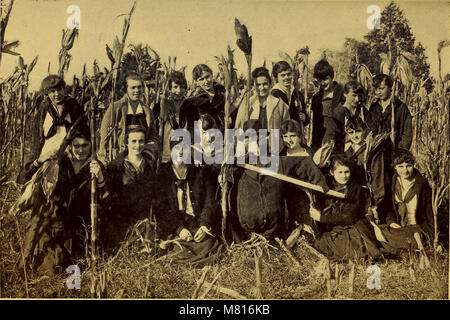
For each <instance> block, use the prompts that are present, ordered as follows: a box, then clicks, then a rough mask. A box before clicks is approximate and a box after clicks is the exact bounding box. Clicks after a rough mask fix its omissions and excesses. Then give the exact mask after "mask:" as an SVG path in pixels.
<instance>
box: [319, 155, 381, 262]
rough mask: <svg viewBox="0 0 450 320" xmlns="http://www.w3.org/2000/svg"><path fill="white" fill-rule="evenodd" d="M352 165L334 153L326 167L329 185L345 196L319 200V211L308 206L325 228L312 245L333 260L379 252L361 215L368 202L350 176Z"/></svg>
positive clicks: (375, 241) (366, 222)
mask: <svg viewBox="0 0 450 320" xmlns="http://www.w3.org/2000/svg"><path fill="white" fill-rule="evenodd" d="M352 167H353V164H352V162H350V161H349V160H348V159H347V158H346V157H344V156H341V155H336V156H334V157H333V158H332V160H331V168H330V174H331V176H332V177H333V180H332V181H331V183H329V187H330V189H333V190H336V191H339V192H343V193H344V194H345V199H339V198H334V197H333V198H331V197H329V198H326V199H325V200H324V201H323V204H324V205H323V206H322V207H323V209H322V210H319V209H316V208H314V207H311V209H310V215H311V218H312V219H313V220H315V221H317V222H318V223H319V226H320V229H322V230H323V231H325V232H323V234H322V235H320V237H319V238H318V239H316V241H315V243H314V246H315V247H316V248H317V249H318V250H319V251H321V252H323V253H324V254H325V255H327V256H328V257H329V258H332V259H336V260H347V259H355V258H366V257H369V256H370V257H373V258H376V257H378V256H379V255H380V253H381V252H380V250H379V249H378V243H377V240H376V238H375V235H374V233H373V232H372V230H371V228H370V227H369V224H368V221H367V220H366V219H365V217H364V214H365V212H366V210H367V204H368V202H367V199H366V197H365V195H364V192H363V191H362V188H361V186H360V185H359V184H358V183H356V182H354V181H353V179H352V175H351V170H352Z"/></svg>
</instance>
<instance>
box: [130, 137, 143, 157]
mask: <svg viewBox="0 0 450 320" xmlns="http://www.w3.org/2000/svg"><path fill="white" fill-rule="evenodd" d="M144 145H145V134H144V133H143V132H130V134H129V135H128V144H127V147H128V154H133V155H136V154H140V153H141V152H142V150H143V149H144Z"/></svg>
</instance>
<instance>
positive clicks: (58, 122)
mask: <svg viewBox="0 0 450 320" xmlns="http://www.w3.org/2000/svg"><path fill="white" fill-rule="evenodd" d="M47 112H48V114H49V115H50V117H52V119H53V123H52V125H51V126H50V129H49V130H48V132H47V135H44V138H45V139H48V138H51V137H53V136H54V135H55V134H56V128H57V127H59V126H65V128H66V130H69V128H70V125H71V123H70V122H69V121H67V120H66V119H65V118H66V116H67V114H68V113H69V109H68V108H67V106H66V105H65V104H64V106H63V110H62V112H61V116H60V115H59V114H58V112H57V111H56V109H55V108H54V107H53V106H52V105H48V107H47Z"/></svg>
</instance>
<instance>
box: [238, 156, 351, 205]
mask: <svg viewBox="0 0 450 320" xmlns="http://www.w3.org/2000/svg"><path fill="white" fill-rule="evenodd" d="M237 166H239V167H242V168H245V169H247V170H251V171H254V172H258V173H259V174H263V175H267V176H271V177H273V178H276V179H280V180H283V181H286V182H289V183H292V184H295V185H297V186H300V187H304V188H307V189H311V190H314V191H319V192H321V193H323V194H326V195H329V196H333V197H336V198H340V199H345V194H344V193H342V192H337V191H335V190H328V191H327V192H325V190H323V188H322V187H321V186H318V185H315V184H312V183H309V182H306V181H302V180H299V179H295V178H292V177H289V176H286V175H284V174H280V173H275V172H273V171H271V170H269V169H265V168H259V167H256V166H253V165H251V164H237Z"/></svg>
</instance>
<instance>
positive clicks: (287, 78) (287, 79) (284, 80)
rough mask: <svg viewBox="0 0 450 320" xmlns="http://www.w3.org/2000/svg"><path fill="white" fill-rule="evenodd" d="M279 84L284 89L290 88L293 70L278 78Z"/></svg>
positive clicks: (281, 74)
mask: <svg viewBox="0 0 450 320" xmlns="http://www.w3.org/2000/svg"><path fill="white" fill-rule="evenodd" d="M277 82H278V83H279V84H280V85H282V86H283V87H286V88H287V87H290V86H291V82H292V70H291V69H288V70H284V71H282V72H280V73H279V74H278V76H277Z"/></svg>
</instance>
